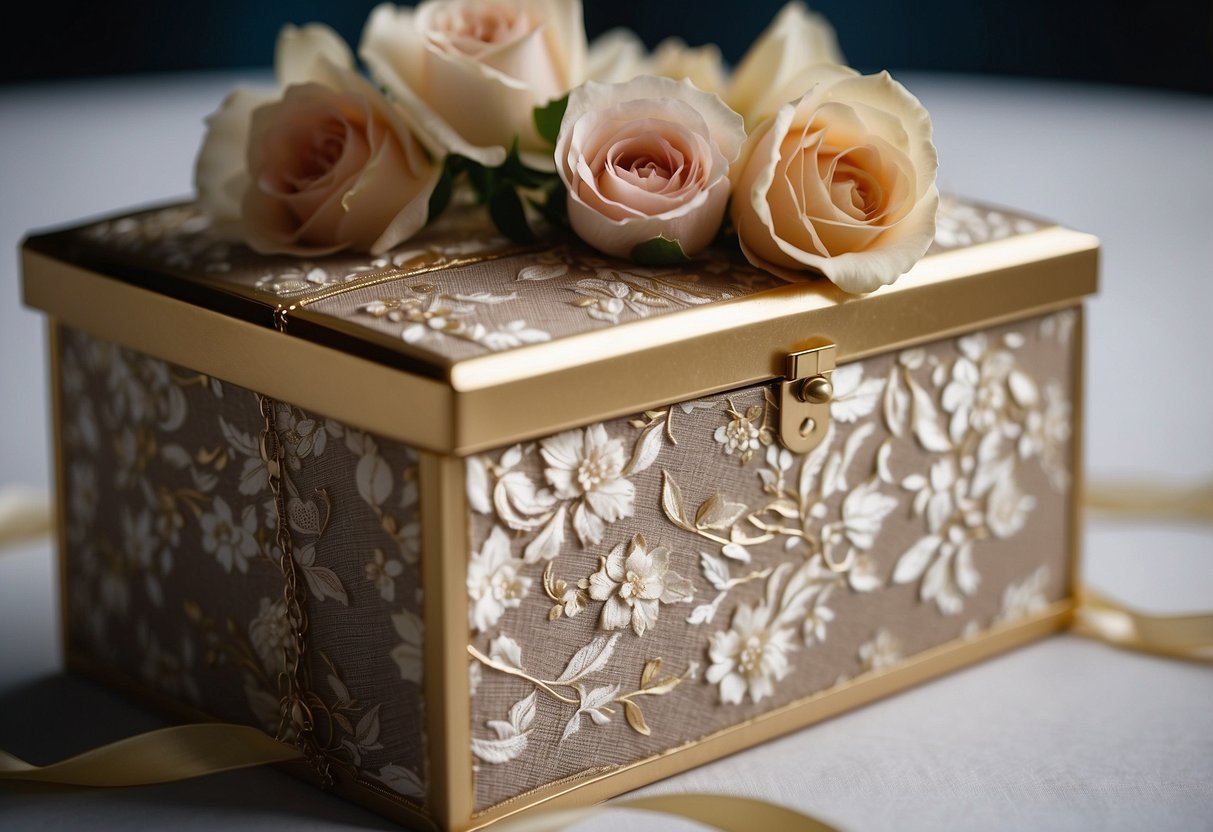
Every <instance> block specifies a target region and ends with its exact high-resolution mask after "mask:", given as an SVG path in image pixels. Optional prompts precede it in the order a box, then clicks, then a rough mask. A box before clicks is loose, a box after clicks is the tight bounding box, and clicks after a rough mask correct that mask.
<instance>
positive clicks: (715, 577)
mask: <svg viewBox="0 0 1213 832" xmlns="http://www.w3.org/2000/svg"><path fill="white" fill-rule="evenodd" d="M699 565H700V566H701V567H702V568H703V575H704V577H705V578H707V579H708V583H710V584H711V585H712V586H713V587H715V588H716V589H727V588H728V586H729V565H728V563H727V562H726V561H725V560H724V559H723V558H718V557H716V556H715V555H712V554H709V553H708V552H700V553H699Z"/></svg>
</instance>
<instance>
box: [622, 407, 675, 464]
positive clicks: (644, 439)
mask: <svg viewBox="0 0 1213 832" xmlns="http://www.w3.org/2000/svg"><path fill="white" fill-rule="evenodd" d="M664 446H665V420H662V421H660V422H653V423H652V424H651V425H649V426H648V427H647V428H645V431H644V433H642V434H641V435H640V439H639V441H637V443H636V447H635V448H634V449H633V451H632V461H631V462H629V463H628V466H627V468H625V469H624V471H623V475H624V476H625V477H626V476H631V475H632V474H639V473H640V472H641V471H644V470H646V469H648V468H649V467H650V466H651V465H652V464H653V463H654V462H656V461H657V457H658V456H659V455H660V454H661V449H662V448H663V447H664Z"/></svg>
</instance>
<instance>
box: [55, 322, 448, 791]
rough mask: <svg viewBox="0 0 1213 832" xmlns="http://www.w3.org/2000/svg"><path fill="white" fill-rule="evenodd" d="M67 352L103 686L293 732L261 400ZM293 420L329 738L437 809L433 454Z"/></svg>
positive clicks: (293, 527)
mask: <svg viewBox="0 0 1213 832" xmlns="http://www.w3.org/2000/svg"><path fill="white" fill-rule="evenodd" d="M59 350H60V356H61V367H62V370H61V374H60V378H59V380H58V383H59V385H60V394H61V401H62V410H63V425H62V429H63V451H64V472H65V478H66V482H65V485H66V494H67V542H66V543H67V545H66V549H65V552H64V565H65V569H66V573H67V578H66V580H67V587H68V599H67V605H68V641H69V645H70V648H71V650H72V652H73V653H75V654H76V655H78V656H83V657H86V658H87V659H89V660H91V661H90V665H91V666H93V667H94V669H96V668H102V669H101V670H100V675H101V676H102V677H103V679H104V680H108V681H111V682H114V681H119V682H122V683H124V684H128V685H129V684H131V683H133V684H134V685H135V686H136V687H144V688H147V689H150V690H152V691H154V692H156V693H159V694H163V695H165V696H167V697H170V698H171V699H175V700H179V701H181V702H183V703H185V704H188V705H190V706H193V707H194V708H197V709H199V710H201V711H203V712H205V713H207V714H211V715H213V716H215V717H218V718H220V719H224V720H229V721H234V722H243V723H249V724H253V725H257V726H260V727H262V728H264V729H265V730H267V731H269V732H270V733H274V732H276V731H277V730H278V723H279V715H278V714H279V697H280V693H279V682H278V678H277V677H278V674H279V673H280V672H281V671H282V668H283V658H284V655H285V652H284V651H285V649H286V647H287V644H288V627H287V624H286V619H285V607H284V605H283V602H282V596H283V585H284V582H283V575H282V571H281V569H280V567H279V564H278V560H279V557H280V552H279V550H278V549H277V547H276V545H275V543H274V535H275V531H276V529H277V517H276V511H275V506H274V502H273V500H272V498H271V494H270V491H269V488H268V484H267V480H266V469H265V465H264V463H263V462H262V459H261V456H260V452H259V448H258V441H259V436H260V433H261V431H262V429H263V428H264V419H263V418H262V416H261V413H260V410H259V403H258V398H257V396H256V395H255V394H253V393H252V392H250V391H248V390H245V389H243V388H240V387H237V386H235V385H231V384H227V383H224V382H222V381H219V380H218V379H214V378H211V377H208V376H204V375H200V374H198V373H195V372H191V371H189V370H186V369H183V368H181V367H175V366H172V365H169V364H166V363H164V362H162V361H158V360H156V359H153V358H149V357H147V356H144V355H140V354H138V353H135V352H132V351H129V350H125V349H122V348H119V347H116V346H114V345H112V344H109V343H106V342H102V341H98V340H96V339H94V338H92V337H90V336H87V335H84V334H82V333H80V332H76V331H73V330H66V329H65V330H62V331H61V336H60V340H59ZM275 415H276V420H277V429H278V432H279V437H280V439H281V442H282V447H283V448H284V452H285V462H286V465H285V468H286V474H285V477H284V479H285V482H286V495H285V497H286V502H285V507H286V513H287V516H288V518H289V523H290V533H291V538H292V543H293V548H294V557H295V563H296V569H297V570H299V572H300V573H301V575H300V582H299V583H300V590H301V592H302V593H304V595H305V597H304V598H303V599H302V601H303V603H304V605H305V608H306V610H307V613H308V616H309V619H310V624H311V629H310V635H309V643H308V649H307V654H306V656H307V659H308V666H309V669H310V677H311V689H310V693H309V695H308V697H307V702H308V705H309V707H310V709H311V711H312V713H313V716H314V718H315V721H316V725H317V729H316V738H317V741H318V742H319V744H320V746H321V748H322V749H323V750H324V752H325V753H326V756H328V758H329V759H330V760H331V762H332V763H333V764H334V765H335V766H337V767H339V768H340V769H342V770H343V771H345V772H348V773H352V774H356V775H357V776H359V777H361V778H363V779H368V780H372V781H376V782H378V783H379V784H381V785H383V786H385V787H387V788H388V789H390V790H392V791H394V792H396V793H397V794H399V795H401V796H402V797H403V798H404V799H406V800H408V801H410V802H413V803H415V804H422V803H423V802H424V771H425V748H424V737H423V736H422V731H421V718H422V703H421V689H420V683H421V624H420V615H421V600H422V599H421V595H420V582H419V579H418V574H417V565H416V564H417V554H418V542H419V539H420V528H419V526H418V522H417V483H416V467H417V466H416V462H417V461H416V454H415V452H413V451H412V450H411V449H410V448H407V447H403V446H399V445H392V444H388V443H380V442H378V441H377V440H375V439H374V438H373V437H370V436H367V435H366V434H362V433H360V432H358V431H354V430H351V429H348V428H346V427H344V426H343V425H341V424H338V423H336V422H333V421H326V420H324V419H323V418H319V417H313V416H311V415H310V414H307V413H304V412H303V411H301V410H299V409H298V408H296V407H293V406H290V405H287V404H284V403H277V405H276V407H275Z"/></svg>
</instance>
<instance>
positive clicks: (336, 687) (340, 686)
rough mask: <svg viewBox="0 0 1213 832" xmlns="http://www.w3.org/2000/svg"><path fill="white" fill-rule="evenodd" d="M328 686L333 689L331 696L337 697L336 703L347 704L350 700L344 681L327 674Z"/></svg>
mask: <svg viewBox="0 0 1213 832" xmlns="http://www.w3.org/2000/svg"><path fill="white" fill-rule="evenodd" d="M328 682H329V688H331V689H332V691H333V696H335V697H336V698H337V704H338V705H348V704H349V701H350V690H349V688H347V687H346V686H345V682H343V681H341V680H340V679H339V678H337V677H336V676H335V675H333V674H332V673H330V674H329V675H328Z"/></svg>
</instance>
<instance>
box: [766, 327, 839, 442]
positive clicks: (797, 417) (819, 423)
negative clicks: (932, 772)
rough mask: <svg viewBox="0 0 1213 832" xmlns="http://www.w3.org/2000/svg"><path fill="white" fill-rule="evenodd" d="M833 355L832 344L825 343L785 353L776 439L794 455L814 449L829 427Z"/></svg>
mask: <svg viewBox="0 0 1213 832" xmlns="http://www.w3.org/2000/svg"><path fill="white" fill-rule="evenodd" d="M834 353H835V350H834V345H833V344H831V343H830V342H828V341H826V342H823V343H822V344H821V345H819V346H815V347H810V348H809V349H806V350H800V351H799V352H793V353H789V354H788V359H787V368H786V370H785V371H784V375H785V379H784V381H783V382H781V383H780V385H779V439H780V441H781V442H783V446H784V447H785V448H787V449H788V450H789V451H792V452H793V453H798V454H803V453H807V452H808V451H811V450H813V449H814V448H816V447H817V446H818V445H819V444H821V440H822V439H824V438H825V435H826V431H827V430H828V429H829V427H830V400H831V399H833V398H834V385H833V384H832V383H831V381H830V377H831V375H832V374H833V372H834Z"/></svg>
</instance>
